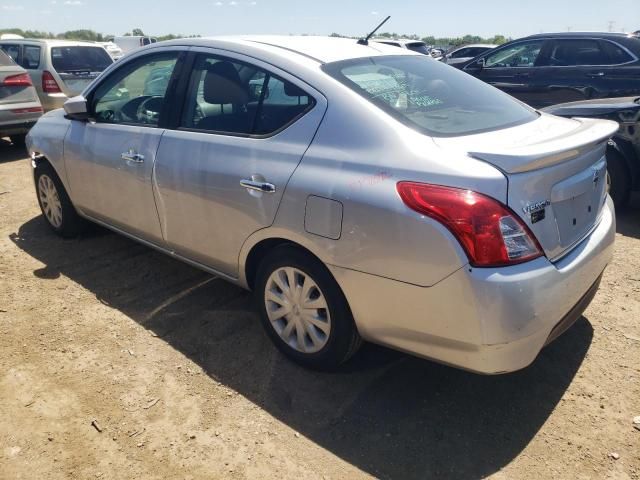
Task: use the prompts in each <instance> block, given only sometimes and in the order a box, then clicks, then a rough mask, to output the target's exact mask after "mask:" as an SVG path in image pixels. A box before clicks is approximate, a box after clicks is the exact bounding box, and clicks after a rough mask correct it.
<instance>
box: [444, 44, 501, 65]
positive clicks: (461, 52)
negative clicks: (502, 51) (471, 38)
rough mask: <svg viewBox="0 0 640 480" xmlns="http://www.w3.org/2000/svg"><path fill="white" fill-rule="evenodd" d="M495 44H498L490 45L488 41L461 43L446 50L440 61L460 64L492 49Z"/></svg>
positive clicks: (448, 63)
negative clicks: (469, 43) (459, 45)
mask: <svg viewBox="0 0 640 480" xmlns="http://www.w3.org/2000/svg"><path fill="white" fill-rule="evenodd" d="M497 46H498V45H492V44H488V43H474V44H471V45H463V46H461V47H457V48H454V49H453V50H450V51H449V52H447V53H446V54H445V55H443V57H442V59H441V61H442V62H444V63H446V64H447V65H454V66H455V65H458V66H460V65H462V64H463V63H466V62H468V61H469V60H471V59H472V58H475V57H477V56H478V55H481V54H483V53H484V52H486V51H487V50H492V49H494V48H496V47H497Z"/></svg>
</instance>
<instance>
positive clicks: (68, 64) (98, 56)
mask: <svg viewBox="0 0 640 480" xmlns="http://www.w3.org/2000/svg"><path fill="white" fill-rule="evenodd" d="M51 62H52V63H53V68H54V69H55V70H56V71H57V72H58V73H64V72H102V71H103V70H104V69H105V68H107V67H108V66H109V65H111V64H112V63H113V60H112V59H111V57H110V56H109V54H108V53H107V51H106V50H105V49H104V48H102V47H82V46H77V47H74V46H72V47H53V48H51Z"/></svg>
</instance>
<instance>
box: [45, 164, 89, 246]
mask: <svg viewBox="0 0 640 480" xmlns="http://www.w3.org/2000/svg"><path fill="white" fill-rule="evenodd" d="M35 182H36V193H37V196H38V204H39V205H40V210H41V211H42V215H43V216H44V218H45V220H46V221H47V224H48V225H49V227H51V229H52V230H53V231H54V232H55V233H57V234H58V235H60V236H61V237H64V238H70V237H75V236H76V235H77V234H78V233H80V232H81V231H82V229H83V228H84V225H85V220H84V219H82V217H80V216H79V215H78V213H77V212H76V209H75V207H74V206H73V204H72V203H71V200H70V199H69V195H67V192H66V190H65V189H64V186H63V185H62V182H61V181H60V178H58V175H57V174H56V171H55V170H54V169H53V167H52V166H51V165H49V164H48V163H46V162H42V163H40V164H39V165H37V166H36V169H35Z"/></svg>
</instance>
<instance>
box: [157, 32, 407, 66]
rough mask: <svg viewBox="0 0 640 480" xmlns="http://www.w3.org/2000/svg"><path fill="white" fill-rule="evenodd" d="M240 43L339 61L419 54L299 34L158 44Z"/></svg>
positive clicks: (334, 38)
mask: <svg viewBox="0 0 640 480" xmlns="http://www.w3.org/2000/svg"><path fill="white" fill-rule="evenodd" d="M224 44H226V45H227V46H229V47H230V46H232V45H236V46H237V47H238V48H239V49H242V48H243V47H244V48H246V47H248V46H250V47H253V48H254V49H255V48H258V49H260V48H264V49H272V48H273V47H275V48H277V49H281V50H282V51H283V52H284V51H287V52H292V53H297V54H299V55H302V56H304V57H306V58H310V59H312V60H315V61H317V62H319V63H328V62H335V61H339V60H347V59H350V58H363V57H375V56H380V55H419V54H418V53H414V52H411V51H410V50H406V49H400V48H398V47H394V46H391V45H385V44H382V43H378V42H373V41H370V42H369V44H368V45H359V44H358V41H357V40H355V39H352V38H337V37H317V36H296V35H287V36H285V35H282V36H278V35H246V36H220V37H204V38H187V39H179V40H170V41H167V42H160V43H156V44H154V45H156V46H161V45H167V46H168V45H201V46H223V45H224Z"/></svg>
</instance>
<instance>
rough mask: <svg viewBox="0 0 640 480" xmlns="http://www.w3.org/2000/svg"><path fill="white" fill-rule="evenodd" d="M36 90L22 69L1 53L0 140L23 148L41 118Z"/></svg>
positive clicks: (40, 106) (40, 107) (40, 108)
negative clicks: (26, 137) (5, 140)
mask: <svg viewBox="0 0 640 480" xmlns="http://www.w3.org/2000/svg"><path fill="white" fill-rule="evenodd" d="M42 113H43V112H42V105H40V100H38V94H37V93H36V89H35V88H33V84H32V83H31V78H30V77H29V74H28V73H27V72H26V70H25V69H24V68H22V67H21V66H19V65H16V63H15V62H14V61H13V60H11V57H9V56H8V55H7V54H6V53H4V52H3V51H2V50H0V138H1V137H10V138H11V142H12V143H13V144H14V145H24V140H25V136H26V134H27V132H28V131H29V129H30V128H31V127H32V126H33V125H35V123H36V120H38V118H40V117H41V116H42Z"/></svg>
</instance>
